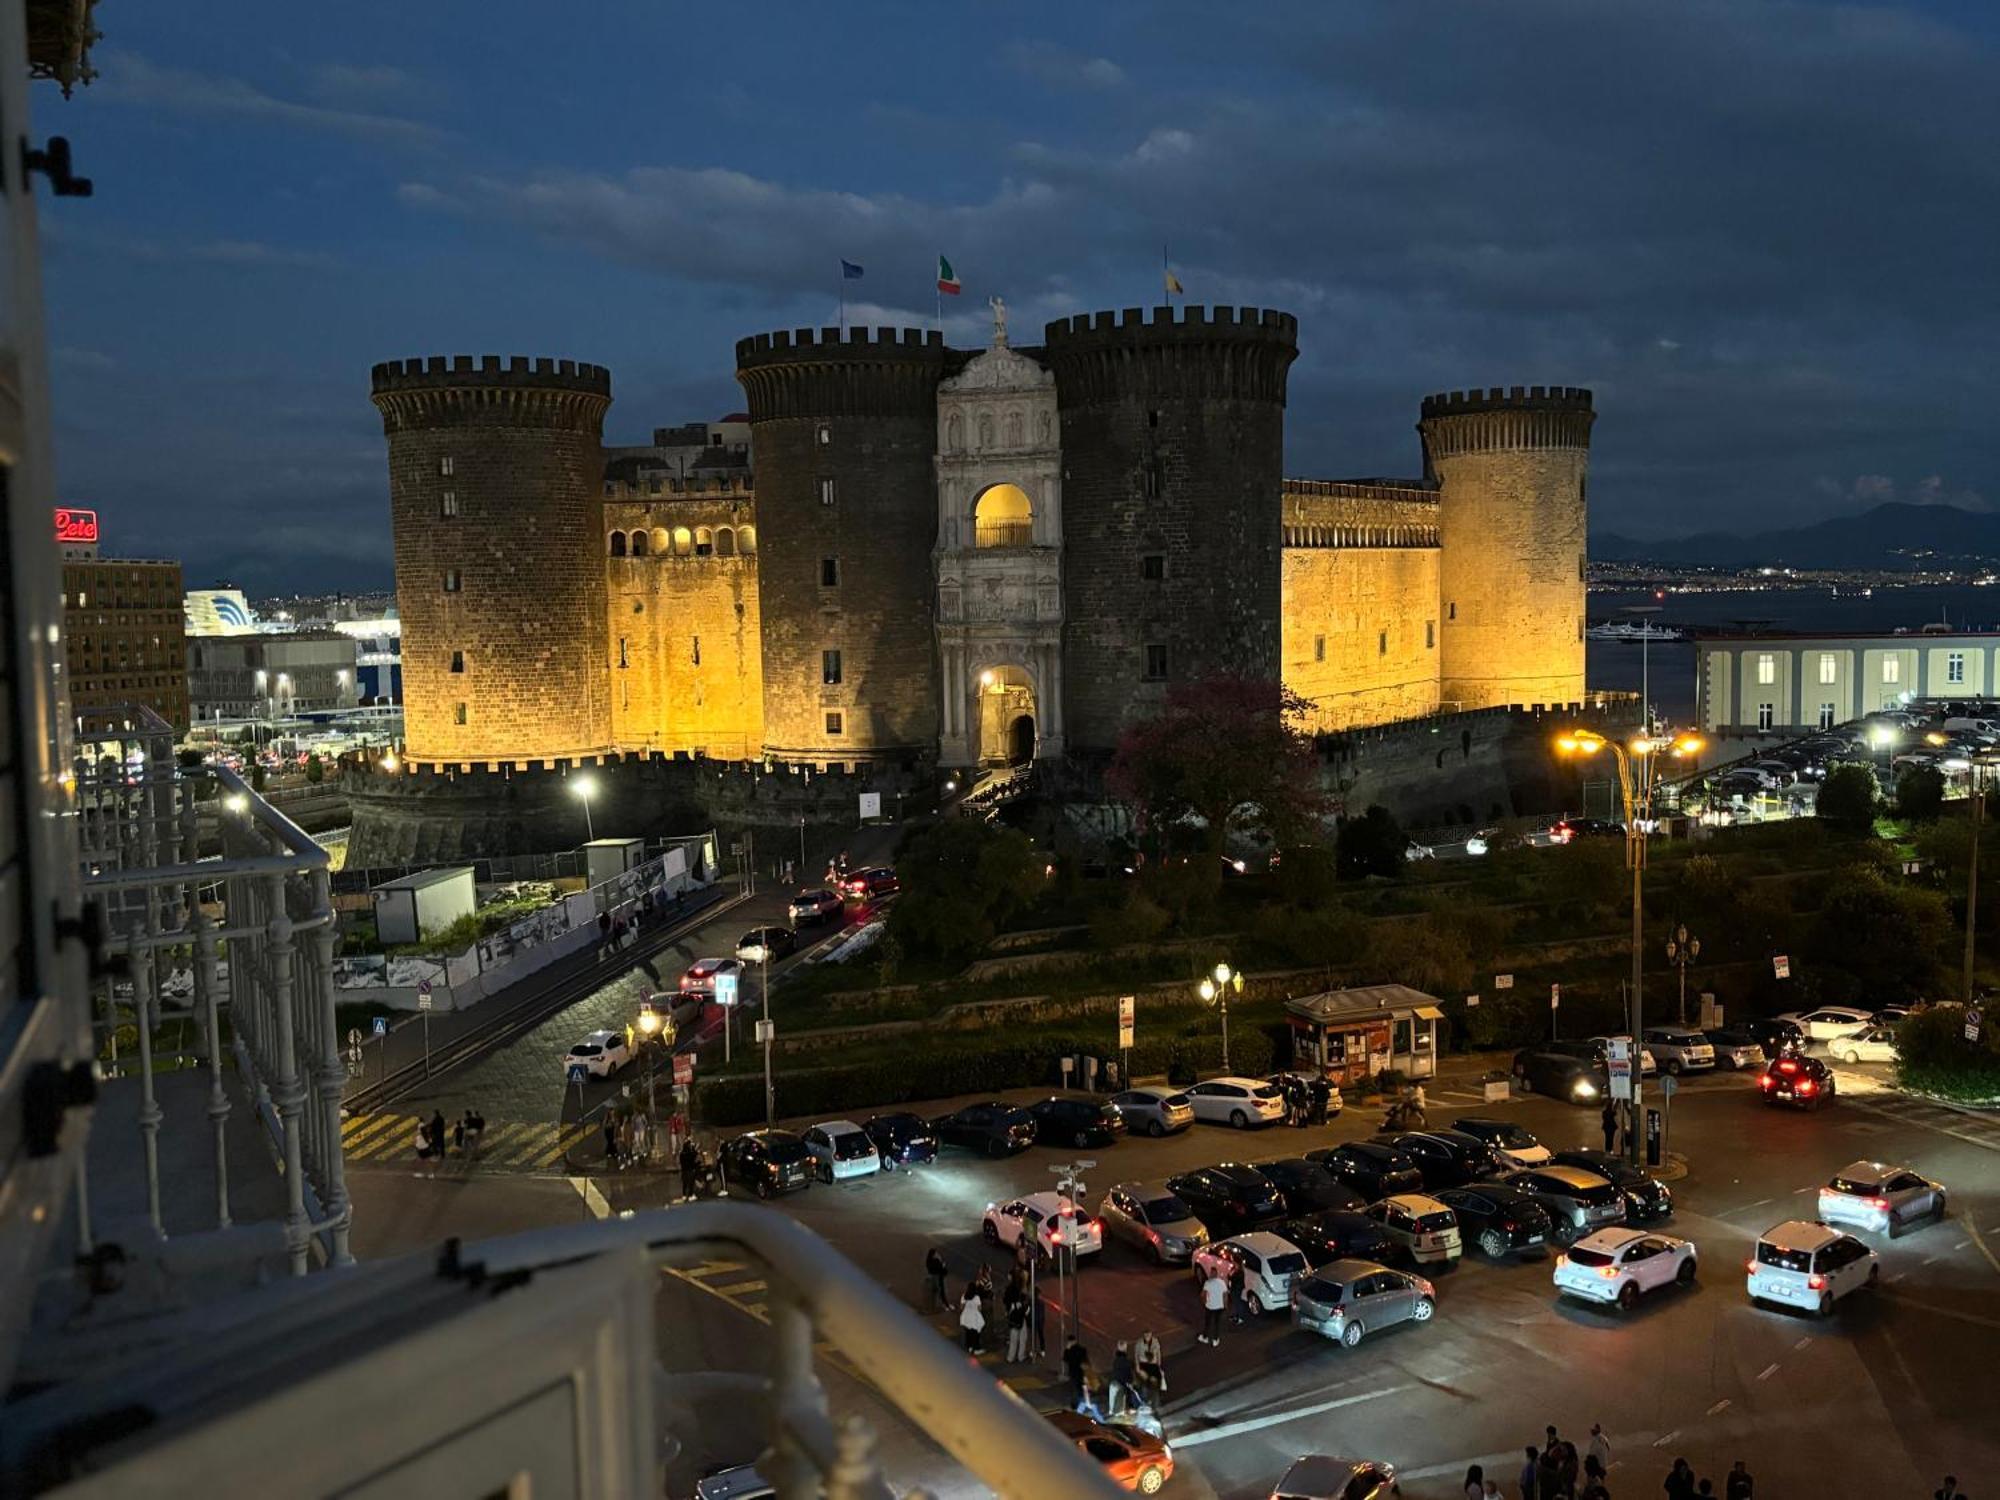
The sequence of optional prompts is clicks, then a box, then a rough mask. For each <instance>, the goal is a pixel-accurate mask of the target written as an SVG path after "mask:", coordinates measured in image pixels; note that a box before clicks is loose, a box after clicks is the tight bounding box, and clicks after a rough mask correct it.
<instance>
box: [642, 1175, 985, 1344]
mask: <svg viewBox="0 0 2000 1500" xmlns="http://www.w3.org/2000/svg"><path fill="white" fill-rule="evenodd" d="M693 1149H694V1147H693V1146H691V1145H690V1146H683V1147H682V1148H681V1154H682V1156H683V1157H685V1156H686V1154H687V1153H688V1152H689V1151H692V1150H693ZM681 1170H682V1171H683V1172H685V1171H686V1170H687V1169H686V1167H682V1169H681ZM947 1269H948V1267H946V1265H945V1263H944V1252H942V1251H941V1250H939V1249H938V1247H937V1246H936V1245H933V1246H931V1247H930V1249H928V1250H926V1251H925V1252H924V1303H925V1309H924V1310H925V1311H926V1312H939V1311H942V1310H943V1309H944V1308H947V1307H950V1306H951V1293H950V1292H948V1291H946V1290H945V1284H944V1277H945V1272H946V1270H947Z"/></svg>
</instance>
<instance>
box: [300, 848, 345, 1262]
mask: <svg viewBox="0 0 2000 1500" xmlns="http://www.w3.org/2000/svg"><path fill="white" fill-rule="evenodd" d="M311 890H312V906H313V915H314V916H316V917H323V918H324V921H323V922H322V924H321V926H320V928H319V930H318V931H317V932H315V933H314V934H313V947H314V951H315V954H316V956H317V962H316V963H314V965H313V968H312V973H311V975H310V977H309V980H308V983H307V988H306V999H307V1003H308V1004H309V1005H311V1007H312V1010H313V1014H314V1015H315V1016H316V1017H318V1018H319V1025H320V1027H321V1030H322V1032H323V1034H324V1035H325V1038H326V1044H325V1046H324V1047H323V1048H322V1049H321V1052H320V1067H319V1101H318V1104H319V1121H320V1129H321V1132H322V1136H323V1139H324V1141H325V1145H324V1147H323V1151H322V1155H321V1156H320V1159H319V1162H318V1166H319V1170H320V1174H321V1178H322V1181H321V1184H320V1198H321V1203H322V1206H323V1207H324V1208H325V1210H326V1215H327V1217H328V1218H329V1219H331V1220H332V1221H333V1230H332V1233H333V1264H335V1265H337V1266H345V1265H351V1264H352V1263H353V1261H354V1254H353V1252H352V1251H351V1250H350V1249H349V1248H348V1243H347V1241H348V1231H349V1228H350V1227H351V1225H352V1222H353V1219H354V1204H353V1201H352V1200H351V1199H350V1198H349V1197H348V1195H347V1161H346V1155H345V1152H344V1150H343V1148H342V1144H341V1133H340V1101H341V1096H342V1095H343V1094H344V1093H346V1091H347V1064H346V1062H345V1061H343V1060H342V1058H341V1054H340V1037H339V1036H338V1035H337V1034H336V1032H337V1027H336V1024H335V1021H334V1013H333V997H334V990H333V946H334V915H333V877H332V876H331V875H330V874H329V873H328V872H327V871H326V869H325V868H324V867H321V868H320V869H317V870H314V871H313V872H312V878H311Z"/></svg>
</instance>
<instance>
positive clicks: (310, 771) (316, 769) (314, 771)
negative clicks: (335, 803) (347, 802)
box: [306, 755, 326, 786]
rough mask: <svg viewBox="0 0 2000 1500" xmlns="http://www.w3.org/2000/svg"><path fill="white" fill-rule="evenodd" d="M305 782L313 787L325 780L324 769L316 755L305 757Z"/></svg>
mask: <svg viewBox="0 0 2000 1500" xmlns="http://www.w3.org/2000/svg"><path fill="white" fill-rule="evenodd" d="M306 780H307V781H308V782H310V783H311V784H312V785H314V786H318V785H319V784H320V783H321V782H322V781H324V780H326V767H325V766H324V765H323V764H321V762H320V758H319V757H318V756H317V755H308V756H307V757H306Z"/></svg>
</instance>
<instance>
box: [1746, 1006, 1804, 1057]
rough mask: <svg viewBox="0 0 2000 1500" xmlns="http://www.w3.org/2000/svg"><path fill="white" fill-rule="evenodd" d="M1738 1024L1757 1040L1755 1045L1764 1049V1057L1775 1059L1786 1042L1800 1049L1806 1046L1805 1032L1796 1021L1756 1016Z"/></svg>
mask: <svg viewBox="0 0 2000 1500" xmlns="http://www.w3.org/2000/svg"><path fill="white" fill-rule="evenodd" d="M1739 1024H1740V1025H1741V1026H1742V1027H1743V1029H1744V1030H1745V1031H1747V1032H1749V1033H1750V1035H1752V1036H1753V1037H1755V1038H1756V1039H1757V1045H1758V1046H1760V1047H1762V1048H1763V1049H1764V1055H1765V1056H1766V1057H1776V1056H1777V1055H1778V1053H1779V1052H1780V1051H1782V1050H1783V1048H1784V1045H1785V1043H1786V1042H1796V1043H1798V1045H1799V1046H1801V1047H1803V1046H1804V1045H1805V1044H1806V1034H1805V1030H1804V1028H1802V1027H1801V1026H1800V1025H1799V1023H1798V1022H1797V1021H1781V1020H1779V1019H1778V1018H1777V1017H1776V1016H1758V1017H1756V1018H1754V1019H1752V1020H1748V1021H1743V1022H1741V1023H1739Z"/></svg>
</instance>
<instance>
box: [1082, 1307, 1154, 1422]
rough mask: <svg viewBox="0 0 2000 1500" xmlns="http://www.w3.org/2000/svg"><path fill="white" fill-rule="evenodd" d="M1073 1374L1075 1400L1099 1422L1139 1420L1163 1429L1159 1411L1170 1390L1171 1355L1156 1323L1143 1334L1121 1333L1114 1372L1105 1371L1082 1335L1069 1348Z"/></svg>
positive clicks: (1114, 1357)
mask: <svg viewBox="0 0 2000 1500" xmlns="http://www.w3.org/2000/svg"><path fill="white" fill-rule="evenodd" d="M1063 1368H1064V1370H1066V1371H1067V1372H1068V1374H1069V1398H1070V1406H1071V1407H1072V1408H1073V1409H1074V1410H1075V1411H1077V1412H1079V1413H1081V1414H1082V1415H1084V1416H1086V1417H1089V1418H1090V1419H1091V1420H1092V1421H1093V1422H1117V1421H1134V1422H1137V1423H1139V1424H1140V1425H1141V1426H1151V1427H1152V1428H1154V1430H1156V1431H1157V1429H1158V1417H1157V1416H1156V1415H1155V1413H1156V1411H1157V1409H1158V1407H1159V1405H1160V1402H1161V1401H1162V1400H1163V1399H1164V1398H1165V1396H1166V1394H1167V1369H1166V1363H1165V1357H1164V1356H1163V1355H1162V1353H1161V1352H1160V1341H1159V1339H1158V1338H1157V1337H1156V1336H1155V1335H1154V1333H1153V1331H1152V1329H1150V1328H1149V1329H1147V1330H1146V1331H1145V1332H1144V1333H1142V1334H1140V1335H1139V1337H1138V1338H1137V1339H1133V1340H1127V1339H1120V1340H1119V1341H1118V1347H1117V1348H1116V1349H1115V1350H1113V1351H1112V1355H1111V1373H1110V1374H1109V1375H1106V1376H1100V1375H1099V1374H1098V1373H1097V1370H1096V1368H1095V1367H1094V1366H1093V1365H1092V1364H1091V1362H1090V1350H1089V1349H1088V1348H1087V1347H1086V1346H1085V1344H1084V1342H1083V1340H1082V1338H1080V1337H1078V1338H1073V1339H1071V1340H1070V1342H1069V1346H1068V1347H1067V1348H1066V1349H1064V1350H1063Z"/></svg>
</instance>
